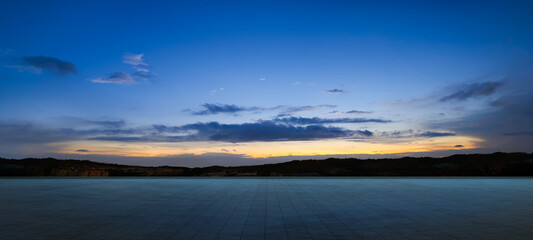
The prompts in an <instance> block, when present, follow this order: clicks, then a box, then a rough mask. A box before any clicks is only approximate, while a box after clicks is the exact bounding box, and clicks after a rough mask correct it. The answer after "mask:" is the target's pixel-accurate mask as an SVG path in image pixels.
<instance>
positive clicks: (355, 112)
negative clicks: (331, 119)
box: [346, 110, 372, 114]
mask: <svg viewBox="0 0 533 240" xmlns="http://www.w3.org/2000/svg"><path fill="white" fill-rule="evenodd" d="M346 113H347V114H370V113H372V112H371V111H358V110H350V111H348V112H346Z"/></svg>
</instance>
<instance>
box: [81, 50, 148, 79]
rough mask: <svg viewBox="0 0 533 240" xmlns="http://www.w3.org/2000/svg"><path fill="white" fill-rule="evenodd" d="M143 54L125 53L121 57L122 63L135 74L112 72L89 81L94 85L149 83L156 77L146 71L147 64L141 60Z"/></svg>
mask: <svg viewBox="0 0 533 240" xmlns="http://www.w3.org/2000/svg"><path fill="white" fill-rule="evenodd" d="M143 57H144V53H141V54H133V53H125V54H124V55H123V56H122V62H123V63H126V64H129V65H131V66H133V69H135V72H134V73H132V74H130V73H126V72H113V73H110V74H108V75H107V76H105V77H97V78H94V79H92V80H91V81H92V82H94V83H115V84H134V83H137V81H135V80H142V81H149V80H150V79H151V78H153V77H155V76H156V75H155V74H154V73H152V72H151V71H150V70H149V69H148V64H146V63H145V62H144V60H143Z"/></svg>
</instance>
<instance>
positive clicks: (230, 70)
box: [0, 1, 533, 166]
mask: <svg viewBox="0 0 533 240" xmlns="http://www.w3.org/2000/svg"><path fill="white" fill-rule="evenodd" d="M0 6H1V7H0V22H1V23H2V24H0V31H1V32H2V35H3V37H2V38H0V64H1V68H0V86H1V88H0V101H1V102H2V104H1V105H0V127H1V130H0V131H1V132H2V133H3V134H2V136H0V142H1V143H2V147H0V153H1V154H2V156H4V157H26V156H56V157H73V158H84V159H92V160H100V161H104V160H106V161H120V162H125V163H129V162H128V161H131V162H133V161H134V159H138V160H135V163H137V164H139V163H140V164H145V165H150V164H153V165H157V164H159V163H158V161H159V160H160V159H166V160H165V161H167V162H165V163H167V164H172V165H180V164H185V165H191V166H194V165H205V164H207V163H206V162H209V163H210V164H211V163H212V162H215V163H220V165H224V164H226V165H232V164H237V163H238V164H243V163H244V164H253V163H258V162H269V161H277V160H275V159H282V160H284V159H292V158H306V157H315V158H322V157H327V156H332V155H334V156H364V157H368V156H370V157H373V156H389V155H394V156H403V155H413V154H418V155H420V154H422V155H424V154H425V155H431V156H441V155H446V154H450V153H455V152H490V151H529V152H530V151H532V148H531V146H529V145H528V144H525V142H528V141H531V140H533V124H532V121H533V120H532V114H531V112H532V109H531V106H529V105H530V104H529V103H531V100H532V99H533V96H532V93H531V91H530V90H529V89H531V87H532V85H533V84H532V82H533V81H532V79H531V76H532V75H531V69H532V68H531V67H532V66H533V65H532V63H533V62H532V60H533V58H532V52H533V45H532V42H533V31H531V30H530V29H531V26H532V25H533V24H532V23H533V17H531V15H530V14H529V11H528V10H529V9H531V7H532V6H531V3H528V2H510V1H492V2H489V3H479V2H470V3H468V2H467V3H465V2H461V3H451V2H435V3H430V4H428V3H425V2H408V3H401V4H400V3H397V2H394V1H390V2H388V1H383V2H372V3H359V2H349V1H278V2H276V1H231V2H230V1H225V2H210V1H198V2H197V1H195V2H194V3H192V2H191V1H184V2H176V1H173V2H170V1H169V2H158V3H153V2H148V1H137V2H134V3H128V4H124V3H122V2H119V1H116V2H113V1H111V2H110V1H105V2H104V1H102V2H98V1H96V2H95V1H87V2H82V1H76V2H72V1H47V2H42V1H25V2H20V1H3V2H2V3H1V5H0ZM371 120H380V121H381V122H377V121H371ZM209 123H212V124H215V125H209ZM195 124H196V125H195ZM216 124H218V125H216ZM158 126H165V128H164V130H162V129H163V128H158ZM365 131H367V132H369V133H370V134H362V133H367V132H365ZM143 149H144V150H143ZM310 149H312V150H310ZM78 150H82V151H78ZM83 150H86V151H83ZM139 159H140V160H139ZM191 159H193V160H191ZM194 159H196V160H194ZM205 159H209V160H205ZM217 159H220V162H217ZM280 161H281V160H280Z"/></svg>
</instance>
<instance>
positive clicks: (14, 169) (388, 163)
mask: <svg viewBox="0 0 533 240" xmlns="http://www.w3.org/2000/svg"><path fill="white" fill-rule="evenodd" d="M0 176H100V177H107V176H533V154H528V153H501V152H497V153H492V154H467V155H453V156H449V157H443V158H430V157H404V158H398V159H390V158H386V159H375V160H374V159H373V160H371V159H366V160H363V159H355V158H345V159H338V158H329V159H324V160H295V161H290V162H285V163H277V164H264V165H255V166H241V167H222V166H212V167H202V168H187V167H169V166H161V167H141V166H128V165H119V164H106V163H98V162H92V161H88V160H59V159H53V158H41V159H37V158H27V159H20V160H17V159H4V158H0Z"/></svg>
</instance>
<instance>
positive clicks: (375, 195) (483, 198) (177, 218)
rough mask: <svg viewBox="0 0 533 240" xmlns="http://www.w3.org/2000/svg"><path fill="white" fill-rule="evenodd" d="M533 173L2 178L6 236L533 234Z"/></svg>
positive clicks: (0, 230) (0, 209) (0, 205)
mask: <svg viewBox="0 0 533 240" xmlns="http://www.w3.org/2000/svg"><path fill="white" fill-rule="evenodd" d="M532 226H533V178H0V239H6V240H8V239H158V240H159V239H179V240H183V239H280V240H283V239H531V237H532V236H533V227H532Z"/></svg>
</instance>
